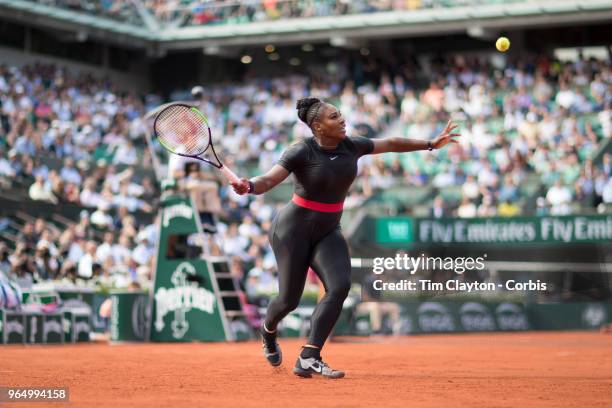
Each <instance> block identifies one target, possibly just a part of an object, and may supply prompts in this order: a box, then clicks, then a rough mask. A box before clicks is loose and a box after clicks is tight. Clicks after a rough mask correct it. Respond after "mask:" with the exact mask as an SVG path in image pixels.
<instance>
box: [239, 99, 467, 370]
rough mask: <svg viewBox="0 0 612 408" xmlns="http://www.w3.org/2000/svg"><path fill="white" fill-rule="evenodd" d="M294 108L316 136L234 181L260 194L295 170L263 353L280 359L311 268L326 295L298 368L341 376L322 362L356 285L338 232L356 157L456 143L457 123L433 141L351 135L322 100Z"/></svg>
mask: <svg viewBox="0 0 612 408" xmlns="http://www.w3.org/2000/svg"><path fill="white" fill-rule="evenodd" d="M297 110H298V117H299V118H300V120H301V121H303V122H304V123H306V124H307V125H308V126H309V127H310V129H311V131H312V133H313V136H314V137H309V138H306V139H304V140H302V141H300V142H298V143H295V144H293V145H291V146H289V147H288V148H287V149H286V150H285V151H284V152H283V154H282V156H281V158H280V159H279V162H278V164H276V165H274V166H273V167H272V169H270V171H268V172H267V173H266V174H264V175H261V176H257V177H254V178H252V179H250V180H247V179H241V180H240V182H238V183H232V186H233V188H234V190H235V191H236V193H238V194H246V193H251V194H263V193H265V192H267V191H269V190H270V189H272V188H274V186H276V185H277V184H279V183H281V182H282V181H283V180H285V179H286V178H287V176H289V174H290V173H293V174H294V175H295V190H294V194H293V198H292V200H291V202H289V204H287V205H286V206H285V207H284V208H283V209H282V210H281V211H280V212H279V213H278V214H277V216H276V218H275V219H274V221H273V223H272V227H271V228H270V233H269V239H270V244H271V245H272V249H273V251H274V255H275V256H276V262H277V264H278V278H279V294H278V296H277V297H276V298H274V299H273V300H272V301H271V302H270V305H269V306H268V310H267V314H266V318H265V320H264V323H263V325H262V328H261V334H262V338H263V351H264V355H265V356H266V358H267V360H268V362H269V363H270V364H272V365H273V366H278V365H280V364H281V362H282V353H281V349H280V347H279V345H278V343H277V340H276V338H277V336H276V335H277V333H276V328H277V325H278V323H279V322H280V321H281V320H282V319H283V318H284V317H285V316H286V315H287V314H288V313H289V312H291V311H292V310H294V309H295V308H296V307H297V306H298V304H299V302H300V298H301V296H302V292H303V290H304V284H305V280H306V273H307V271H308V268H309V267H312V269H313V270H314V271H315V272H316V273H317V275H318V276H319V278H320V279H321V281H322V282H323V285H324V287H325V296H324V297H323V298H322V299H321V301H320V302H319V303H318V304H317V306H316V308H315V310H314V312H313V314H312V317H311V332H310V337H309V339H308V343H307V344H305V345H304V346H303V348H302V352H301V354H300V356H299V357H298V359H297V362H296V364H295V367H294V369H293V372H294V373H295V374H296V375H299V376H301V377H311V376H312V375H322V376H324V377H328V378H342V377H344V372H343V371H340V370H334V369H332V368H331V367H329V366H328V365H327V364H326V363H324V362H323V359H322V358H321V349H322V348H323V345H324V344H325V340H326V339H327V337H328V336H329V334H330V332H331V331H332V328H333V327H334V324H335V323H336V321H337V320H338V317H339V316H340V311H341V310H342V304H343V302H344V299H345V298H346V296H347V295H348V292H349V288H350V286H351V263H350V258H349V252H348V247H347V243H346V241H345V239H344V237H343V236H342V233H341V232H340V217H341V216H342V207H343V202H344V199H345V197H346V195H347V192H348V190H349V188H350V186H351V184H352V183H353V180H354V179H355V176H356V175H357V160H358V159H359V158H360V157H361V156H363V155H366V154H378V153H385V152H411V151H416V150H433V149H440V148H442V147H443V146H446V145H447V144H448V143H451V142H452V143H458V140H456V137H458V136H459V134H458V133H452V132H453V130H455V129H456V127H457V125H455V124H453V123H452V122H451V121H449V122H448V124H447V125H446V127H445V128H444V130H443V131H442V133H441V134H440V135H439V136H438V137H436V138H435V139H434V140H432V141H426V140H412V139H406V138H400V137H390V138H384V139H377V140H370V139H367V138H365V137H347V135H346V123H345V120H344V118H343V117H342V115H341V113H340V112H339V111H338V109H336V107H335V106H333V105H331V104H329V103H326V102H324V101H322V100H320V99H317V98H303V99H300V100H299V101H298V102H297Z"/></svg>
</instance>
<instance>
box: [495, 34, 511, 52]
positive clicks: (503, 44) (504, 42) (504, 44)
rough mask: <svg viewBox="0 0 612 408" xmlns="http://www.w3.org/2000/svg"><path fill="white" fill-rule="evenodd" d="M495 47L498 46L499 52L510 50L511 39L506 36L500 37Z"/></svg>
mask: <svg viewBox="0 0 612 408" xmlns="http://www.w3.org/2000/svg"><path fill="white" fill-rule="evenodd" d="M495 48H497V51H499V52H506V51H508V48H510V40H509V39H507V38H506V37H499V38H498V39H497V41H496V42H495Z"/></svg>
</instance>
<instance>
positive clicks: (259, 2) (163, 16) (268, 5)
mask: <svg viewBox="0 0 612 408" xmlns="http://www.w3.org/2000/svg"><path fill="white" fill-rule="evenodd" d="M143 3H144V5H145V7H146V8H147V9H148V10H149V11H150V13H151V14H152V15H154V16H155V18H156V19H157V20H158V21H160V22H171V23H177V22H178V23H180V24H181V25H184V26H197V25H212V24H241V23H252V22H260V21H273V20H284V19H294V18H311V17H322V16H341V15H347V14H366V13H378V12H385V11H400V10H418V9H430V8H442V7H459V6H467V5H474V4H475V5H482V4H486V3H495V1H494V0H456V1H453V0H450V1H448V0H397V1H392V0H356V1H355V0H353V1H349V0H309V1H298V0H251V1H235V0H229V1H228V0H221V1H209V0H183V1H176V0H174V1H168V0H143Z"/></svg>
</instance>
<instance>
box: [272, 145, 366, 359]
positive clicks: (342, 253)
mask: <svg viewBox="0 0 612 408" xmlns="http://www.w3.org/2000/svg"><path fill="white" fill-rule="evenodd" d="M373 149H374V143H373V142H372V141H371V140H370V139H367V138H365V137H346V138H344V139H343V140H342V141H341V142H340V143H339V144H338V146H337V147H336V149H333V150H326V149H323V148H321V147H320V146H319V145H318V144H317V142H316V141H315V140H314V139H313V138H312V137H309V138H307V139H305V140H303V141H301V142H299V143H296V144H294V145H292V146H290V147H289V148H287V150H285V152H284V153H283V155H282V156H281V158H280V160H279V162H278V164H279V165H281V166H283V167H284V168H285V169H286V170H287V171H289V172H290V173H291V172H293V174H294V177H295V195H297V196H299V197H301V198H303V199H306V200H309V201H314V202H317V203H324V204H337V203H342V202H343V201H344V198H345V197H346V194H347V192H348V190H349V188H350V186H351V184H352V183H353V180H354V179H355V176H356V175H357V160H358V159H359V158H360V157H361V156H363V155H365V154H368V153H371V152H372V150H373ZM295 201H296V199H295V196H294V200H293V201H291V202H289V204H287V205H286V206H285V207H284V208H283V209H282V210H281V211H280V212H279V213H278V215H277V216H276V218H275V219H274V222H273V224H272V227H271V229H270V234H269V238H270V244H271V245H272V249H273V250H274V255H275V256H276V262H277V264H278V279H279V294H278V296H277V297H276V298H274V299H273V300H272V301H271V302H270V305H269V307H268V312H267V314H266V320H265V323H266V327H267V328H268V329H269V330H274V329H276V326H277V324H278V323H279V322H280V321H281V320H282V319H283V318H284V317H285V316H286V315H287V314H288V313H289V312H291V311H292V310H294V309H295V308H296V307H297V306H298V304H299V302H300V298H301V297H302V292H303V291H304V284H305V282H306V274H307V272H308V267H309V266H310V267H312V269H313V270H314V271H315V272H316V274H317V275H318V276H319V278H320V279H321V281H322V282H323V286H324V287H325V296H324V297H323V299H321V301H320V302H319V304H318V305H317V306H316V308H315V310H314V313H313V314H312V318H311V332H310V338H309V344H312V345H316V346H319V347H322V346H323V344H324V343H325V340H326V339H327V337H328V336H329V334H330V333H331V330H332V329H333V327H334V324H335V323H336V321H337V320H338V317H339V316H340V311H341V310H342V304H343V303H344V299H346V296H347V295H348V292H349V289H350V286H351V263H350V258H349V253H348V246H347V244H346V241H345V239H344V237H343V236H342V233H341V231H340V217H341V216H342V210H336V211H334V212H321V211H317V210H313V209H310V208H305V207H303V206H300V205H298V204H296V202H295Z"/></svg>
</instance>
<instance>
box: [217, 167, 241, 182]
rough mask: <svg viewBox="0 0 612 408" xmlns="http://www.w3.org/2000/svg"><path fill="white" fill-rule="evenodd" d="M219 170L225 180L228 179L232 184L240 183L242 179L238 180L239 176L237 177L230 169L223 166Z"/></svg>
mask: <svg viewBox="0 0 612 408" xmlns="http://www.w3.org/2000/svg"><path fill="white" fill-rule="evenodd" d="M219 170H221V173H223V175H224V176H225V178H227V179H228V180H229V181H230V183H239V182H240V179H239V178H238V176H237V175H235V174H234V172H233V171H231V170H230V169H228V168H227V167H225V166H222V167H221V168H220V169H219Z"/></svg>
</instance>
